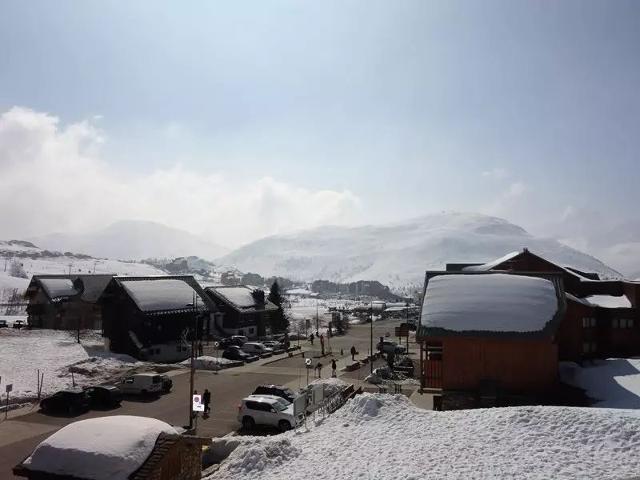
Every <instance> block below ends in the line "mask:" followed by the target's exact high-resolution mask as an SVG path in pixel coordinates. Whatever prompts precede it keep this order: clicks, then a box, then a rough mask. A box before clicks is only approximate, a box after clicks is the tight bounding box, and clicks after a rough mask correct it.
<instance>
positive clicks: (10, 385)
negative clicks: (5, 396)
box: [7, 383, 13, 393]
mask: <svg viewBox="0 0 640 480" xmlns="http://www.w3.org/2000/svg"><path fill="white" fill-rule="evenodd" d="M12 390H13V383H9V384H7V393H9V392H10V391H12Z"/></svg>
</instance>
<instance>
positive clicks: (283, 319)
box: [267, 280, 289, 333]
mask: <svg viewBox="0 0 640 480" xmlns="http://www.w3.org/2000/svg"><path fill="white" fill-rule="evenodd" d="M267 300H269V301H270V302H271V303H273V304H274V305H275V306H276V307H278V310H277V311H275V312H274V313H273V314H272V315H271V317H270V320H271V332H272V333H284V332H286V331H287V329H288V328H289V319H288V318H287V316H286V314H285V313H284V309H283V308H282V295H281V294H280V285H278V281H277V280H274V282H273V284H272V285H271V289H270V290H269V296H268V297H267Z"/></svg>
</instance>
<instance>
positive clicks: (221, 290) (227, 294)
mask: <svg viewBox="0 0 640 480" xmlns="http://www.w3.org/2000/svg"><path fill="white" fill-rule="evenodd" d="M253 291H254V290H253V289H252V288H250V287H247V286H246V285H238V286H218V287H207V288H205V292H207V293H208V294H209V295H211V296H213V297H215V298H216V299H218V300H220V301H222V302H224V303H225V304H227V305H229V306H230V307H232V308H234V309H236V310H238V311H240V312H260V311H264V310H277V309H278V307H277V306H276V305H274V304H273V303H271V302H270V301H269V300H267V298H266V296H265V299H264V303H262V302H258V301H257V300H256V299H255V298H254V297H253V295H252V292H253Z"/></svg>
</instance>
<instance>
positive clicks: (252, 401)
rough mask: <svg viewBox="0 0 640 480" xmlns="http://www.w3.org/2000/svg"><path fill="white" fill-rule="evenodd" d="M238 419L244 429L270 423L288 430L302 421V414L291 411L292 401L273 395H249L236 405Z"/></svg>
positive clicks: (282, 429)
mask: <svg viewBox="0 0 640 480" xmlns="http://www.w3.org/2000/svg"><path fill="white" fill-rule="evenodd" d="M238 421H239V422H240V423H242V426H243V427H244V428H245V429H246V430H252V429H253V427H254V426H256V425H271V426H273V427H278V428H279V429H280V430H281V431H283V432H284V431H286V430H290V429H291V428H292V427H295V426H297V425H300V423H301V422H302V421H304V414H302V413H300V414H298V416H297V418H296V415H295V414H294V411H293V403H290V402H289V401H287V400H285V399H284V398H280V397H275V396H273V395H249V396H248V397H246V398H243V399H242V402H241V403H240V405H239V406H238Z"/></svg>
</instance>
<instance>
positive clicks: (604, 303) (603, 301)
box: [585, 295, 631, 308]
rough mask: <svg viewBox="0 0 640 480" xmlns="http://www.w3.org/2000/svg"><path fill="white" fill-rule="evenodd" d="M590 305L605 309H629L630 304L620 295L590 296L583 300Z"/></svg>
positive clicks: (624, 296)
mask: <svg viewBox="0 0 640 480" xmlns="http://www.w3.org/2000/svg"><path fill="white" fill-rule="evenodd" d="M585 300H587V301H588V302H589V303H591V304H592V305H597V306H598V307H605V308H631V302H630V301H629V299H628V298H627V297H626V295H622V296H620V297H614V296H613V295H590V296H588V297H586V298H585Z"/></svg>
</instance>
